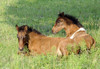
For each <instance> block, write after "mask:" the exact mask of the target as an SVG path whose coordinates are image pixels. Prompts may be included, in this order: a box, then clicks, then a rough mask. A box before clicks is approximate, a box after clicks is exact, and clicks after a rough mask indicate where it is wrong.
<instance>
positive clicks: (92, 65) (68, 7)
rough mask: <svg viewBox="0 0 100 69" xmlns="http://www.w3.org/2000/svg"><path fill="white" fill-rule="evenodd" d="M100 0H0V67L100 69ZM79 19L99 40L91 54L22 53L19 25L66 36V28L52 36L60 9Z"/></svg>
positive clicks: (15, 68) (44, 32)
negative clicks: (58, 57) (28, 54)
mask: <svg viewBox="0 0 100 69" xmlns="http://www.w3.org/2000/svg"><path fill="white" fill-rule="evenodd" d="M99 4H100V1H99V0H77V1H76V0H1V1H0V69H100V42H99V41H100V23H99V22H100V10H99V9H100V6H99ZM62 11H64V12H65V13H67V14H70V15H73V16H75V17H76V18H78V19H79V21H80V22H81V23H82V24H83V25H84V27H85V29H86V30H87V32H88V33H89V34H90V35H92V36H93V38H94V39H95V40H96V48H95V49H92V50H91V54H87V53H86V52H84V53H82V54H81V55H74V54H73V53H72V54H71V55H69V56H68V58H61V59H59V60H58V59H57V56H54V55H47V56H44V55H39V56H28V57H27V56H24V55H18V54H17V52H18V40H17V37H16V35H17V31H16V28H15V25H16V24H18V25H19V26H21V25H25V24H27V25H29V26H32V27H33V28H35V29H37V30H39V31H40V32H41V33H43V34H45V35H47V36H51V37H65V32H64V30H62V31H60V32H59V33H58V34H56V35H52V33H51V29H52V27H53V25H54V23H55V20H56V18H57V14H58V13H59V12H62Z"/></svg>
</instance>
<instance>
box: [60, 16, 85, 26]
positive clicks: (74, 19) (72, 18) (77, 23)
mask: <svg viewBox="0 0 100 69" xmlns="http://www.w3.org/2000/svg"><path fill="white" fill-rule="evenodd" d="M58 16H60V17H63V16H62V14H59V15H58ZM64 17H66V18H68V19H70V20H72V21H73V23H74V24H76V25H77V26H78V27H83V25H82V24H81V23H80V22H79V21H78V19H77V18H75V17H74V16H71V15H69V14H65V15H64Z"/></svg>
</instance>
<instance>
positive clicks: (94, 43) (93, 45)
mask: <svg viewBox="0 0 100 69" xmlns="http://www.w3.org/2000/svg"><path fill="white" fill-rule="evenodd" d="M95 45H96V42H95V40H94V39H93V44H92V47H93V48H95Z"/></svg>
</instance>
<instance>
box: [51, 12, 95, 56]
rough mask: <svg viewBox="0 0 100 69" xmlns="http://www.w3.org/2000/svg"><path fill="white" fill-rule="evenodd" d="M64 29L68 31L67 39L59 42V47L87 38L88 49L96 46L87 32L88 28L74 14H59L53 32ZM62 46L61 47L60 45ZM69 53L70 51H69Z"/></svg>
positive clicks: (77, 42)
mask: <svg viewBox="0 0 100 69" xmlns="http://www.w3.org/2000/svg"><path fill="white" fill-rule="evenodd" d="M62 29H64V30H65V32H66V36H67V38H66V40H63V41H62V42H60V44H59V49H60V48H61V49H62V48H63V49H62V51H64V50H65V49H64V48H65V46H67V45H68V44H71V45H72V46H73V44H76V45H77V44H79V43H80V41H82V40H85V43H86V46H87V49H90V48H91V47H92V46H93V47H95V40H94V39H93V38H92V37H91V36H90V35H89V34H87V33H86V30H85V29H84V28H83V26H82V24H80V22H79V21H78V19H76V18H75V17H73V16H70V15H68V14H66V15H64V12H62V13H60V14H59V15H58V18H57V20H56V23H55V25H54V26H53V28H52V32H53V33H54V34H55V33H57V32H59V31H60V30H62ZM60 46H61V47H60ZM67 54H68V52H67Z"/></svg>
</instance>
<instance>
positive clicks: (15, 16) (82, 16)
mask: <svg viewBox="0 0 100 69" xmlns="http://www.w3.org/2000/svg"><path fill="white" fill-rule="evenodd" d="M98 1H99V0H98ZM98 1H94V0H93V1H90V0H88V1H87V2H86V1H74V0H72V1H66V0H63V1H61V0H59V1H58V0H54V1H53V0H44V1H42V0H18V2H16V3H14V4H11V5H10V6H7V7H6V12H5V15H6V22H7V24H11V25H13V26H15V25H16V24H18V25H25V24H26V25H29V26H32V27H33V28H35V29H37V30H39V31H40V32H42V33H43V34H47V35H48V34H52V33H51V29H52V27H53V25H54V23H55V20H56V18H57V14H58V12H62V11H64V12H65V13H67V14H71V15H74V16H76V17H77V18H78V19H79V21H81V22H84V21H89V20H88V19H89V18H90V17H91V19H93V20H94V23H93V24H94V25H93V26H91V25H90V24H87V25H86V26H85V27H91V28H90V29H96V30H98V29H99V26H98V25H95V22H96V23H97V24H98V23H99V22H97V20H98V19H99V15H98V14H99V9H98V8H99V7H98V6H99V3H98ZM95 3H97V5H95ZM87 7H88V8H87ZM83 25H84V24H83Z"/></svg>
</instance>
